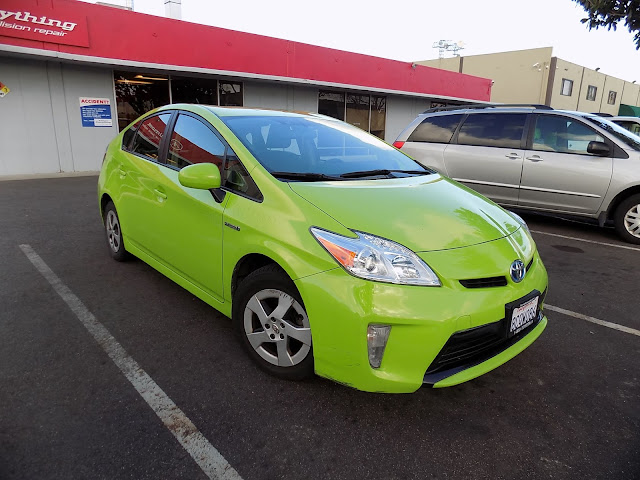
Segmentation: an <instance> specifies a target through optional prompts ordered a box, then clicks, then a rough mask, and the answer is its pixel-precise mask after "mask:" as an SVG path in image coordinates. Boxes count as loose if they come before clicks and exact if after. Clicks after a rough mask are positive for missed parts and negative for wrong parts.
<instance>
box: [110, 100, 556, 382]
mask: <svg viewBox="0 0 640 480" xmlns="http://www.w3.org/2000/svg"><path fill="white" fill-rule="evenodd" d="M98 199H99V206H100V212H101V214H102V218H103V220H104V225H105V234H106V239H107V243H108V246H109V252H110V254H111V256H112V257H113V258H114V259H115V260H124V259H126V257H127V256H128V254H133V255H135V256H136V257H138V258H140V259H142V260H143V261H145V262H147V263H148V264H149V265H151V266H152V267H154V268H155V269H157V270H158V271H160V272H161V273H163V274H164V275H166V276H167V277H169V278H171V279H172V280H174V281H175V282H176V283H178V284H179V285H181V286H183V287H184V288H186V289H187V290H188V291H190V292H191V293H193V294H194V295H196V296H197V297H199V298H200V299H202V300H203V301H205V302H206V303H208V304H209V305H211V306H212V307H214V308H215V309H217V310H219V311H220V312H222V313H223V314H224V315H226V316H228V317H231V318H232V322H233V324H234V326H235V329H236V331H237V333H238V335H239V338H240V340H241V343H242V344H243V345H244V347H245V348H246V350H247V352H248V354H249V356H250V357H251V358H252V359H253V360H254V361H255V362H256V363H257V364H258V365H259V366H260V367H261V368H263V369H264V370H266V371H268V372H270V373H272V374H274V375H277V376H280V377H283V378H289V379H302V378H305V377H308V376H310V375H313V373H314V371H315V373H317V374H318V375H321V376H323V377H327V378H330V379H333V380H335V381H337V382H340V383H343V384H346V385H350V386H353V387H355V388H358V389H362V390H368V391H380V392H411V391H414V390H416V389H418V388H419V387H421V386H422V385H423V384H425V385H429V386H433V387H444V386H450V385H456V384H458V383H461V382H464V381H467V380H470V379H472V378H475V377H477V376H479V375H482V374H484V373H486V372H488V371H490V370H492V369H494V368H496V367H497V366H499V365H501V364H502V363H504V362H506V361H507V360H509V359H511V358H512V357H514V356H515V355H517V354H518V353H520V352H521V351H522V350H524V349H525V348H526V347H527V346H529V345H530V344H531V343H532V342H533V341H534V340H535V339H536V338H538V336H539V335H540V334H541V333H542V331H543V330H544V328H545V326H546V325H547V319H546V317H545V316H544V314H543V312H542V308H543V302H544V298H545V294H546V291H547V272H546V270H545V268H544V265H543V263H542V261H541V259H540V257H539V255H538V252H537V249H536V246H535V243H534V242H533V240H532V238H531V235H530V234H529V232H528V229H527V228H526V224H525V223H524V221H522V219H521V218H519V217H518V216H516V215H513V214H510V213H509V212H507V211H505V210H503V209H502V208H501V207H499V206H497V205H496V204H494V203H493V202H491V201H489V200H487V199H485V198H484V197H482V196H481V195H479V194H477V193H476V192H473V191H471V190H469V189H467V188H464V187H461V186H459V185H458V184H457V183H455V182H453V181H451V180H450V179H448V178H445V177H443V176H441V175H439V174H438V173H436V172H434V171H432V170H429V169H425V168H424V167H422V166H421V165H420V164H419V163H417V162H415V161H414V160H411V159H410V158H408V157H407V156H406V155H404V154H402V153H400V152H398V151H397V150H396V149H395V148H393V147H391V146H390V145H387V144H386V143H384V142H382V141H381V140H379V139H378V138H376V137H374V136H372V135H369V134H368V133H366V132H363V131H362V130H360V129H358V128H356V127H353V126H350V125H348V124H346V123H344V122H341V121H338V120H335V119H331V118H328V117H324V116H322V115H317V114H298V113H286V112H274V111H266V110H251V109H238V108H222V107H209V106H202V105H169V106H166V107H162V108H160V109H157V110H154V111H152V112H150V113H148V114H147V115H145V116H143V117H142V118H140V119H139V120H137V121H136V122H135V123H133V124H132V125H130V126H128V127H127V128H126V129H125V130H124V131H123V132H122V133H120V134H119V135H118V136H117V137H116V138H115V139H114V140H113V141H112V142H111V144H110V145H109V147H108V150H107V152H106V155H105V159H104V162H103V165H102V170H101V173H100V178H99V184H98ZM521 368H525V369H526V364H522V365H521Z"/></svg>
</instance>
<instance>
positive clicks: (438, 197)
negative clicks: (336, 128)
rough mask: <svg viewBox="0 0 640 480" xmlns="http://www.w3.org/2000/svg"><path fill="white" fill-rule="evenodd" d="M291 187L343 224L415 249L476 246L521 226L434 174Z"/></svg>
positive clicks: (474, 195) (419, 250)
mask: <svg viewBox="0 0 640 480" xmlns="http://www.w3.org/2000/svg"><path fill="white" fill-rule="evenodd" d="M289 186H290V187H291V189H292V190H293V191H294V192H295V193H297V194H298V195H300V196H301V197H303V198H304V199H306V200H307V201H309V202H310V203H312V204H313V205H315V206H316V207H318V208H319V209H320V210H322V211H324V212H325V213H326V214H328V215H329V216H331V217H333V218H334V219H336V220H337V221H338V222H340V223H341V224H343V225H344V226H345V227H346V228H349V229H351V230H358V231H361V232H366V233H371V234H373V235H378V236H380V237H384V238H387V239H389V240H393V241H394V242H398V243H401V244H402V245H404V246H406V247H408V248H410V249H411V250H413V251H414V252H426V251H433V250H447V249H451V248H460V247H467V246H470V245H477V244H479V243H484V242H490V241H492V240H497V239H499V238H503V237H505V236H507V235H510V234H512V233H513V232H515V231H516V230H518V228H520V224H519V223H518V222H517V221H516V220H515V219H514V218H513V217H511V215H509V214H508V213H507V212H505V211H504V210H503V209H502V208H500V207H499V206H497V205H496V204H494V203H493V202H491V201H490V200H488V199H486V198H485V197H483V196H482V195H480V194H478V193H476V192H474V191H472V190H470V189H468V188H466V187H463V186H461V185H459V184H457V183H455V182H453V181H452V180H449V179H447V178H444V177H442V176H440V175H438V174H433V175H425V176H416V177H407V178H396V179H381V180H357V181H340V182H290V183H289Z"/></svg>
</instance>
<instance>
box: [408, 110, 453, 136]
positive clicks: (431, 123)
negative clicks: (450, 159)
mask: <svg viewBox="0 0 640 480" xmlns="http://www.w3.org/2000/svg"><path fill="white" fill-rule="evenodd" d="M462 116H463V115H462V114H457V115H438V116H435V117H427V118H425V119H424V120H423V121H422V123H421V124H420V125H418V126H417V127H416V129H415V130H414V131H413V132H412V133H411V135H409V138H408V139H407V141H408V142H429V143H449V142H450V141H451V137H453V133H454V132H455V131H456V128H457V127H458V124H459V123H460V120H462Z"/></svg>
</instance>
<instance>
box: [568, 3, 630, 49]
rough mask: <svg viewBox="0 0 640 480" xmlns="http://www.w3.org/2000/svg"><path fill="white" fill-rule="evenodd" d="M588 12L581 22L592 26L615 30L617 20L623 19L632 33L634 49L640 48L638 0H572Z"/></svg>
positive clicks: (590, 27)
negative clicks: (587, 15)
mask: <svg viewBox="0 0 640 480" xmlns="http://www.w3.org/2000/svg"><path fill="white" fill-rule="evenodd" d="M574 1H575V2H576V3H579V4H580V5H581V6H582V7H583V8H584V9H585V10H586V12H587V13H588V14H589V17H588V18H583V19H582V20H581V22H582V23H586V24H588V26H589V30H591V29H592V28H595V29H597V28H600V27H607V30H611V29H612V28H613V29H614V30H615V29H616V26H617V24H618V22H622V21H623V20H624V25H625V26H626V27H627V28H628V29H629V32H631V33H634V32H635V35H634V37H633V40H634V42H635V43H636V49H640V0H574Z"/></svg>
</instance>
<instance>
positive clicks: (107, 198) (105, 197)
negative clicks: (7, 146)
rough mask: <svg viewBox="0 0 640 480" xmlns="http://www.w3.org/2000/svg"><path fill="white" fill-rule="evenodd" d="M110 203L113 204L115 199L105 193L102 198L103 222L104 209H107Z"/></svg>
mask: <svg viewBox="0 0 640 480" xmlns="http://www.w3.org/2000/svg"><path fill="white" fill-rule="evenodd" d="M109 202H112V203H113V199H112V198H111V196H110V195H109V194H108V193H103V194H102V196H101V197H100V215H102V219H103V220H104V209H105V208H107V204H108V203H109ZM114 205H115V203H114Z"/></svg>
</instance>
